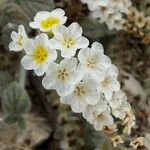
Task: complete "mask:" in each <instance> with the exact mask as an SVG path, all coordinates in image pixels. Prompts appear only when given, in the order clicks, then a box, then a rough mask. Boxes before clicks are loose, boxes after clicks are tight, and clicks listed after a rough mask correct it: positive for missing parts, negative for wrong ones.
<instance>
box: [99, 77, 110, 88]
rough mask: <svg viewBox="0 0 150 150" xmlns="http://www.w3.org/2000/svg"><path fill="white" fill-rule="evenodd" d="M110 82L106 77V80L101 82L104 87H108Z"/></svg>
mask: <svg viewBox="0 0 150 150" xmlns="http://www.w3.org/2000/svg"><path fill="white" fill-rule="evenodd" d="M108 83H109V81H108V78H105V79H104V81H102V82H101V84H102V85H103V87H107V85H108Z"/></svg>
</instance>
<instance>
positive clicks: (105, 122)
mask: <svg viewBox="0 0 150 150" xmlns="http://www.w3.org/2000/svg"><path fill="white" fill-rule="evenodd" d="M93 123H94V128H95V130H99V131H101V130H103V128H104V127H105V126H110V125H113V124H114V120H113V117H112V116H111V114H110V111H109V109H107V110H105V111H104V112H102V113H101V114H99V115H98V116H97V117H96V118H95V120H94V122H93Z"/></svg>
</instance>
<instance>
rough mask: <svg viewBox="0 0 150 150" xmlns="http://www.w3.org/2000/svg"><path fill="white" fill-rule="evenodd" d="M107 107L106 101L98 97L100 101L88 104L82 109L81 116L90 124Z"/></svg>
mask: <svg viewBox="0 0 150 150" xmlns="http://www.w3.org/2000/svg"><path fill="white" fill-rule="evenodd" d="M107 109H108V105H107V103H106V101H104V100H102V99H100V102H99V103H98V104H96V105H88V106H87V107H86V109H85V110H84V111H83V117H84V118H85V119H86V120H87V121H88V122H89V123H91V124H93V122H94V120H95V118H96V117H97V116H98V115H99V114H101V113H102V112H104V111H105V110H107Z"/></svg>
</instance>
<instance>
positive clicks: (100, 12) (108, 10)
mask: <svg viewBox="0 0 150 150" xmlns="http://www.w3.org/2000/svg"><path fill="white" fill-rule="evenodd" d="M113 13H114V9H113V8H112V7H111V5H110V4H109V5H107V6H105V7H99V8H98V9H97V10H95V11H93V13H92V15H93V17H94V18H96V19H97V18H99V20H100V22H105V21H107V20H108V18H109V16H110V14H113Z"/></svg>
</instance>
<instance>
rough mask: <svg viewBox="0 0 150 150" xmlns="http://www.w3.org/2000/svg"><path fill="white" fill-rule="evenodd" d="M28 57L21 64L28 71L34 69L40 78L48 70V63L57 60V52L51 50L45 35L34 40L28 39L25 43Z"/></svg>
mask: <svg viewBox="0 0 150 150" xmlns="http://www.w3.org/2000/svg"><path fill="white" fill-rule="evenodd" d="M24 50H25V52H26V55H25V56H24V57H23V58H22V60H21V64H22V66H23V67H24V68H25V69H27V70H32V69H34V71H35V73H36V74H37V75H39V76H41V75H43V74H44V72H45V71H46V70H47V66H48V63H50V62H53V61H55V60H56V58H57V52H56V50H54V49H51V48H50V45H49V39H48V36H47V35H46V34H44V33H42V34H40V35H39V36H37V37H36V38H35V39H34V40H33V39H28V40H27V41H26V42H25V43H24Z"/></svg>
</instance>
